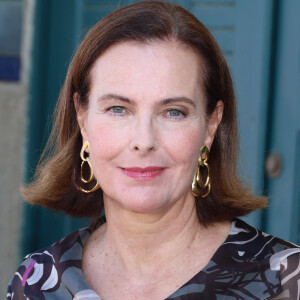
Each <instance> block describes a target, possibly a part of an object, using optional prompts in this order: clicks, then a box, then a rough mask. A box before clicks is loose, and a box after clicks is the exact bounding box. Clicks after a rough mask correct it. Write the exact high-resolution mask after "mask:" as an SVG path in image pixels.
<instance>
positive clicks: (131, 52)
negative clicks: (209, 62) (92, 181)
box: [74, 41, 230, 299]
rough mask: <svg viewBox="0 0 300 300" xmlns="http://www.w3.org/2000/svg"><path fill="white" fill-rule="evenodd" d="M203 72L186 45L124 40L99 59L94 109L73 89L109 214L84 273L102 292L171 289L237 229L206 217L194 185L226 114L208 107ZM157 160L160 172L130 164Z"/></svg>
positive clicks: (119, 294)
mask: <svg viewBox="0 0 300 300" xmlns="http://www.w3.org/2000/svg"><path fill="white" fill-rule="evenodd" d="M201 74H202V62H201V59H200V57H199V56H198V55H197V54H196V53H195V52H194V51H193V50H192V49H191V48H189V47H188V46H186V45H182V44H179V43H177V42H175V41H157V42H151V43H148V44H142V43H137V42H123V43H120V44H118V45H115V46H112V47H111V48H109V49H108V50H107V51H106V52H105V53H104V54H103V55H101V56H100V57H99V58H98V59H97V61H96V62H95V65H94V67H93V70H92V85H91V90H90V97H89V106H88V109H87V110H83V109H82V108H80V107H79V106H78V105H77V95H76V94H75V95H74V101H75V106H76V110H77V117H78V123H79V126H80V128H81V134H82V137H83V140H84V141H85V140H88V141H89V142H90V150H89V155H90V159H91V162H92V166H93V171H94V174H95V177H96V179H97V180H98V182H99V184H100V186H101V188H102V189H103V196H104V205H105V213H106V218H107V223H106V224H104V225H103V226H101V227H99V228H98V229H97V230H96V231H95V232H94V233H93V234H92V235H91V237H90V238H89V240H88V241H87V243H86V245H85V247H84V253H83V271H84V274H85V276H86V278H87V280H88V281H89V283H90V284H91V286H92V287H93V289H94V290H95V291H96V292H97V293H98V294H99V295H100V296H101V298H102V299H135V298H136V299H162V298H166V297H167V296H169V295H170V294H171V293H173V292H174V291H176V290H177V289H178V288H179V287H180V286H181V285H183V284H184V283H185V282H186V281H188V280H189V279H190V278H191V277H192V276H194V275H195V274H196V273H198V272H199V271H200V270H201V269H202V268H203V267H204V266H205V265H206V264H207V263H208V261H209V260H210V258H211V257H212V255H213V254H214V253H215V251H216V250H217V249H218V247H219V246H220V245H221V244H222V242H223V241H224V240H225V239H226V237H227V235H228V232H229V228H230V224H229V223H227V222H226V223H217V224H213V225H212V226H209V227H207V228H204V227H202V226H200V224H199V222H198V219H197V213H196V208H195V199H194V197H193V195H192V193H191V182H192V178H193V174H194V172H195V170H196V168H197V160H198V156H199V151H200V148H201V147H202V146H203V145H206V146H207V147H208V148H210V147H211V144H212V142H213V139H214V135H215V132H216V129H217V127H218V125H219V123H220V121H221V118H222V113H223V103H222V101H219V102H218V104H217V106H216V109H215V111H214V112H213V113H212V115H210V116H207V115H206V114H205V95H204V92H203V84H202V78H201V77H202V76H201ZM149 166H151V167H153V166H155V167H159V169H158V170H159V171H158V172H148V175H149V176H148V175H147V176H144V175H145V174H141V176H134V177H132V176H129V174H128V172H127V170H128V168H132V167H140V168H145V167H149ZM135 175H136V174H135ZM195 257H197V258H198V257H199V259H197V260H195ZM161 266H163V268H162V267H161ZM162 282H163V284H161V283H162Z"/></svg>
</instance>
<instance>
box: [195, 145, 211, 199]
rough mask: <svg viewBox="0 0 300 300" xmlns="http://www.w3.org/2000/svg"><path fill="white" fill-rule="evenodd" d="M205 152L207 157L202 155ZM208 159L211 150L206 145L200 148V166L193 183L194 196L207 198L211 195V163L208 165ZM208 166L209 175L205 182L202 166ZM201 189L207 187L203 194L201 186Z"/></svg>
mask: <svg viewBox="0 0 300 300" xmlns="http://www.w3.org/2000/svg"><path fill="white" fill-rule="evenodd" d="M203 154H205V158H204V159H203V158H202V155H203ZM208 159H209V150H208V149H207V147H206V146H203V147H202V148H201V150H200V155H199V159H198V167H197V170H196V173H195V174H194V179H193V183H192V193H193V195H194V197H202V198H205V197H206V196H208V195H209V193H210V190H211V185H210V177H209V176H210V170H209V165H208V162H207V161H208ZM204 167H206V169H207V177H206V180H205V183H203V180H202V176H201V171H200V170H201V168H204ZM198 186H199V187H200V188H201V189H207V191H206V193H205V194H201V193H200V191H199V188H198Z"/></svg>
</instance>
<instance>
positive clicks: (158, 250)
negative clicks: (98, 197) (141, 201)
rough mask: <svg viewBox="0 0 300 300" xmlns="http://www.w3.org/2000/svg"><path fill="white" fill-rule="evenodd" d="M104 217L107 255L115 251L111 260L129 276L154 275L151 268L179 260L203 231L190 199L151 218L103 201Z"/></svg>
mask: <svg viewBox="0 0 300 300" xmlns="http://www.w3.org/2000/svg"><path fill="white" fill-rule="evenodd" d="M105 213H106V219H107V225H106V232H105V234H104V235H103V240H102V241H103V242H104V245H105V247H104V248H106V249H107V250H108V251H107V252H106V253H111V251H109V249H114V253H115V255H116V257H114V259H117V260H119V261H120V262H121V265H122V266H123V268H125V270H126V272H128V273H132V274H145V273H151V274H153V268H157V267H158V266H160V264H162V263H164V262H165V261H172V259H174V260H175V259H176V258H178V257H179V256H180V254H181V253H183V252H184V251H186V249H187V248H189V247H191V246H192V244H193V243H195V240H196V239H195V237H196V236H198V235H199V233H200V235H201V232H203V234H204V231H205V228H202V227H201V226H200V224H199V221H198V217H197V212H196V207H195V200H194V198H193V197H192V196H191V195H188V196H186V197H185V199H184V201H182V200H180V201H177V202H176V203H175V204H174V205H173V206H172V207H170V208H168V209H167V211H160V212H155V213H151V214H150V213H149V214H146V213H135V212H132V211H128V210H126V209H124V208H123V207H120V206H118V204H116V202H115V201H113V200H110V199H105ZM102 249H103V248H102ZM154 262H155V263H154Z"/></svg>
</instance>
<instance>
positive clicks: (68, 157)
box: [22, 0, 266, 224]
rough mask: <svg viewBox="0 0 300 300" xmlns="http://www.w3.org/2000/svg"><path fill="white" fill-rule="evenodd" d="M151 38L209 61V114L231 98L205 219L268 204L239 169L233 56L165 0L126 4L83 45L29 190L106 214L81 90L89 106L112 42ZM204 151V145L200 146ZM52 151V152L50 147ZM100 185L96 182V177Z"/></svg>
mask: <svg viewBox="0 0 300 300" xmlns="http://www.w3.org/2000/svg"><path fill="white" fill-rule="evenodd" d="M130 40H131V41H132V40H133V41H137V42H141V43H148V42H150V43H151V41H156V40H175V41H177V42H179V43H183V44H186V45H188V46H190V47H191V48H193V49H194V50H195V51H196V52H197V53H198V54H199V56H200V57H201V60H202V61H203V62H204V66H202V67H204V74H203V84H204V88H205V93H206V101H207V103H206V113H207V115H210V114H211V113H212V112H213V110H214V108H215V106H216V104H217V102H218V101H219V100H222V101H223V102H224V113H223V118H222V121H221V123H220V125H219V128H218V129H217V133H216V136H215V139H214V142H213V144H212V147H211V149H210V161H209V163H210V172H211V176H210V177H211V186H212V188H211V193H210V195H209V196H208V197H206V198H199V199H196V205H197V210H198V216H199V220H200V222H201V223H202V224H209V223H212V222H215V221H223V220H231V219H232V218H234V217H237V216H242V215H245V214H248V213H249V212H251V211H253V210H255V209H258V208H262V207H265V206H266V199H265V198H264V197H259V196H255V195H254V194H252V193H251V192H250V190H249V189H248V188H246V187H244V186H243V185H242V182H241V180H240V179H239V177H238V175H237V169H236V165H237V158H238V148H239V143H238V131H237V117H236V103H235V95H234V89H233V84H232V79H231V76H230V73H229V69H228V66H227V63H226V61H225V58H224V56H223V54H222V51H221V50H220V48H219V46H218V44H217V43H216V41H215V39H214V38H213V37H212V35H211V34H210V33H209V31H208V30H207V29H206V28H205V27H204V25H202V23H200V22H199V21H198V20H197V19H196V18H195V17H194V16H193V15H192V14H191V13H189V12H188V11H186V10H185V9H183V8H182V7H180V6H178V5H175V4H170V3H167V2H161V1H152V0H150V1H144V2H139V3H135V4H132V5H129V6H125V7H122V8H119V9H118V10H116V11H114V12H112V13H111V14H110V15H108V16H107V17H105V18H103V19H102V20H100V21H99V22H98V23H97V24H96V25H95V26H94V27H93V28H92V29H91V30H90V31H89V32H88V34H87V35H86V37H85V38H84V39H83V41H82V42H81V44H80V45H79V47H78V49H77V51H76V53H75V55H74V58H73V60H72V62H71V64H70V66H69V69H68V73H67V76H66V80H65V83H64V86H63V88H62V90H61V93H60V96H59V101H58V104H57V109H56V120H55V124H54V127H53V130H52V134H51V137H50V140H49V143H48V149H53V151H52V153H51V154H50V156H49V155H48V156H47V157H46V155H44V156H43V157H42V159H41V163H40V164H39V166H38V168H37V172H36V175H35V179H34V181H33V182H32V183H31V184H30V185H28V186H27V187H25V188H23V189H22V194H23V197H24V198H25V199H26V200H27V201H29V202H30V203H33V204H41V205H44V206H46V207H48V208H52V209H55V210H63V211H64V212H66V213H67V214H70V215H72V216H77V217H78V216H80V217H98V216H99V214H100V212H101V210H102V209H103V197H102V191H101V190H98V191H96V192H94V193H91V194H84V193H82V192H80V191H79V190H78V189H77V187H76V185H80V184H81V183H80V180H79V176H80V156H79V153H80V149H81V146H82V143H83V141H82V137H81V134H80V130H79V126H78V123H77V117H76V110H75V106H74V101H73V95H74V94H75V93H77V95H78V103H77V105H80V106H81V107H83V108H87V105H88V98H89V88H90V85H91V79H90V75H91V69H92V67H93V65H94V63H95V61H96V60H97V58H98V57H99V56H100V55H101V54H102V53H103V52H104V51H105V50H107V49H108V48H109V47H111V46H112V45H114V44H116V43H120V42H124V41H130ZM199 151H200V149H199ZM46 152H47V153H48V154H49V151H46ZM92 184H93V183H92Z"/></svg>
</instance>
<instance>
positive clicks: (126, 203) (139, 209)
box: [109, 192, 169, 214]
mask: <svg viewBox="0 0 300 300" xmlns="http://www.w3.org/2000/svg"><path fill="white" fill-rule="evenodd" d="M124 195H126V197H124ZM118 196H119V195H116V197H113V198H114V199H115V200H114V201H115V202H117V203H118V204H119V205H120V206H121V207H123V208H125V209H126V210H129V211H132V212H136V213H145V214H150V213H155V212H158V211H160V210H163V209H164V207H167V206H169V201H168V200H167V199H168V198H167V197H166V196H162V195H155V193H153V192H147V193H145V192H144V193H133V194H131V193H129V194H126V193H124V194H123V197H122V195H120V196H119V197H118ZM109 198H110V197H109ZM116 199H118V200H116Z"/></svg>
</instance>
